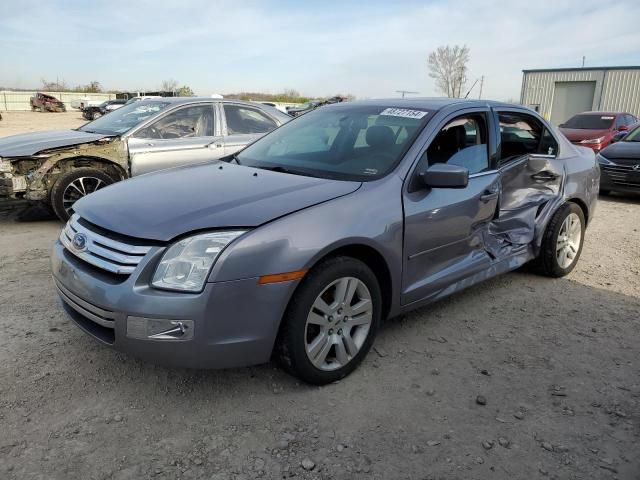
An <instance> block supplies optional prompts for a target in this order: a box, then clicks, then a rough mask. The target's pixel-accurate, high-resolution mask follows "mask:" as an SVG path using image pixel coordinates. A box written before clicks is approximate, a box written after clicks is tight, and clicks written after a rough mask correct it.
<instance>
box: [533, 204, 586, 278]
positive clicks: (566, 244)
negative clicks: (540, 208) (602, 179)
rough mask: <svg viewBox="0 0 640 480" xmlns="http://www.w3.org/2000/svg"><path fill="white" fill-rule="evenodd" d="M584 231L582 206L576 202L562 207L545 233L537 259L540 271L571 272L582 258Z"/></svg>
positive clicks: (552, 275) (558, 273)
mask: <svg viewBox="0 0 640 480" xmlns="http://www.w3.org/2000/svg"><path fill="white" fill-rule="evenodd" d="M584 231H585V219H584V213H583V212H582V209H581V208H580V207H579V206H578V205H576V204H575V203H566V204H565V205H563V206H562V207H560V208H559V209H558V211H557V212H556V213H555V214H554V215H553V217H552V218H551V220H550V221H549V225H547V229H546V230H545V232H544V237H543V239H542V246H541V249H540V254H539V255H538V258H537V259H536V261H535V262H536V264H537V267H538V270H539V271H540V272H541V273H542V274H544V275H547V276H549V277H564V276H565V275H567V274H569V273H570V272H571V271H572V270H573V269H574V268H575V266H576V264H577V263H578V259H579V258H580V253H581V252H582V245H583V244H584Z"/></svg>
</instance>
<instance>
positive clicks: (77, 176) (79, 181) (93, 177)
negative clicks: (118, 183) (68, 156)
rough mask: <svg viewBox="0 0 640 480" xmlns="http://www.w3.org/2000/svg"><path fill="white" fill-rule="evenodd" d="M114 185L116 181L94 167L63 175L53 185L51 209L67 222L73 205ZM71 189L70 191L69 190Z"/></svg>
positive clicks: (81, 168) (78, 169)
mask: <svg viewBox="0 0 640 480" xmlns="http://www.w3.org/2000/svg"><path fill="white" fill-rule="evenodd" d="M74 182H76V183H75V185H76V186H78V187H79V188H80V190H82V189H84V191H85V192H86V193H85V194H84V195H83V194H81V193H82V192H81V191H77V189H75V188H74V186H72V184H74ZM112 183H114V179H113V178H112V177H110V176H109V175H107V174H106V173H105V172H103V171H102V170H98V169H97V168H92V167H80V168H76V169H74V170H71V171H70V172H67V173H63V174H62V175H61V176H60V177H59V178H58V180H56V183H55V184H54V185H53V188H52V189H51V194H50V201H51V208H53V211H54V212H55V214H56V215H57V216H58V218H59V219H60V220H62V221H63V222H65V221H67V220H68V219H69V217H71V215H72V214H73V203H75V200H79V199H80V198H82V197H83V196H85V195H88V194H89V193H93V192H95V191H96V190H99V189H101V188H103V187H106V186H107V185H111V184H112ZM67 189H69V190H67Z"/></svg>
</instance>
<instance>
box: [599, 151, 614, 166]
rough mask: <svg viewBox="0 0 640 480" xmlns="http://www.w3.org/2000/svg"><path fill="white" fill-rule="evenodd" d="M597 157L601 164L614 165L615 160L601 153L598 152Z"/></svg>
mask: <svg viewBox="0 0 640 480" xmlns="http://www.w3.org/2000/svg"><path fill="white" fill-rule="evenodd" d="M596 158H597V159H598V163H599V164H600V165H613V162H612V161H611V160H609V159H608V158H606V157H603V156H602V154H601V153H599V154H597V155H596Z"/></svg>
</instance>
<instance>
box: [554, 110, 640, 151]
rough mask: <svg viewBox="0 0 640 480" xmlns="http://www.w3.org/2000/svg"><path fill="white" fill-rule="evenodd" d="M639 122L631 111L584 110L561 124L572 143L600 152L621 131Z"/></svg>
mask: <svg viewBox="0 0 640 480" xmlns="http://www.w3.org/2000/svg"><path fill="white" fill-rule="evenodd" d="M636 122H638V119H637V118H636V117H635V116H634V115H631V114H630V113H616V112H584V113H579V114H577V115H574V116H573V117H571V118H570V119H569V120H567V121H566V122H565V123H563V124H561V125H559V127H560V131H561V132H562V133H563V134H564V135H565V136H566V137H567V138H568V139H569V141H570V142H571V143H574V144H576V145H580V146H582V147H589V148H591V149H593V150H594V151H595V152H599V151H600V150H602V149H603V148H605V147H607V145H609V144H610V143H611V140H612V139H613V137H614V136H615V135H616V134H618V133H619V132H626V131H627V130H628V129H629V127H630V126H631V125H633V124H635V123H636Z"/></svg>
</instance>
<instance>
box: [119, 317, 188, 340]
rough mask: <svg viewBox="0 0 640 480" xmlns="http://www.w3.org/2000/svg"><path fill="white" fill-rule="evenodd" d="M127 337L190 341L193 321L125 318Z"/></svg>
mask: <svg viewBox="0 0 640 480" xmlns="http://www.w3.org/2000/svg"><path fill="white" fill-rule="evenodd" d="M127 337H129V338H137V339H139V340H169V341H172V340H173V341H176V340H178V341H185V340H192V339H193V320H169V319H160V318H144V317H127Z"/></svg>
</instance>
